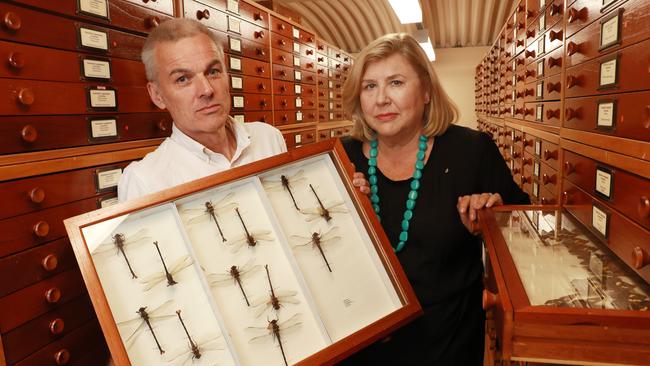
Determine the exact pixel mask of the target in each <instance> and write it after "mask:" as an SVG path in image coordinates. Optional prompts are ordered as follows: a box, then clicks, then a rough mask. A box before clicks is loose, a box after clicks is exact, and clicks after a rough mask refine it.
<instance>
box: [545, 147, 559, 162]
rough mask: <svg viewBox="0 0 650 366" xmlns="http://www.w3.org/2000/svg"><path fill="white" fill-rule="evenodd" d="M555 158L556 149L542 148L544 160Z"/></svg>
mask: <svg viewBox="0 0 650 366" xmlns="http://www.w3.org/2000/svg"><path fill="white" fill-rule="evenodd" d="M551 159H553V160H556V159H557V150H553V151H551V150H549V149H544V160H551Z"/></svg>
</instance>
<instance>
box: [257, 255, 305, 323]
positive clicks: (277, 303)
mask: <svg viewBox="0 0 650 366" xmlns="http://www.w3.org/2000/svg"><path fill="white" fill-rule="evenodd" d="M264 269H266V278H267V279H268V280H269V289H270V294H269V297H266V298H261V299H259V300H257V301H253V308H256V313H255V317H259V316H260V315H262V314H263V313H264V312H265V311H266V310H267V309H269V308H273V309H274V310H275V311H276V312H277V311H278V310H280V307H282V305H283V304H285V303H289V304H299V303H300V300H298V299H297V298H296V295H297V294H298V293H297V292H296V291H282V290H281V291H277V290H276V289H275V288H273V283H272V282H271V275H270V274H269V265H268V264H267V265H265V266H264Z"/></svg>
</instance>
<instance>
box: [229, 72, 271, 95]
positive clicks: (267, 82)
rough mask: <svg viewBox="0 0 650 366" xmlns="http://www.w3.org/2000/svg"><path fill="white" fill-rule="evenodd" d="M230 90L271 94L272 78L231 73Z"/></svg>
mask: <svg viewBox="0 0 650 366" xmlns="http://www.w3.org/2000/svg"><path fill="white" fill-rule="evenodd" d="M230 90H231V91H232V92H234V93H241V92H245V93H258V94H269V93H270V92H271V79H268V78H258V77H252V76H247V77H242V76H241V75H236V74H232V75H230Z"/></svg>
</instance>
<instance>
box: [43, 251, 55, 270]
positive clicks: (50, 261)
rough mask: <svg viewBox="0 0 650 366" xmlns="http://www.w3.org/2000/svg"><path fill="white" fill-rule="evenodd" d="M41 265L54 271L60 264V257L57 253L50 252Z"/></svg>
mask: <svg viewBox="0 0 650 366" xmlns="http://www.w3.org/2000/svg"><path fill="white" fill-rule="evenodd" d="M41 266H42V267H43V269H44V270H46V271H48V272H52V271H54V270H55V269H56V268H57V267H58V266H59V258H57V256H56V255H55V254H51V253H50V254H48V255H46V256H45V258H43V260H42V261H41Z"/></svg>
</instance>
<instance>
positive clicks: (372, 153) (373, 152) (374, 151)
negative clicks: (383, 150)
mask: <svg viewBox="0 0 650 366" xmlns="http://www.w3.org/2000/svg"><path fill="white" fill-rule="evenodd" d="M369 154H370V157H371V158H376V157H377V149H375V148H372V149H370V152H369Z"/></svg>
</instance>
